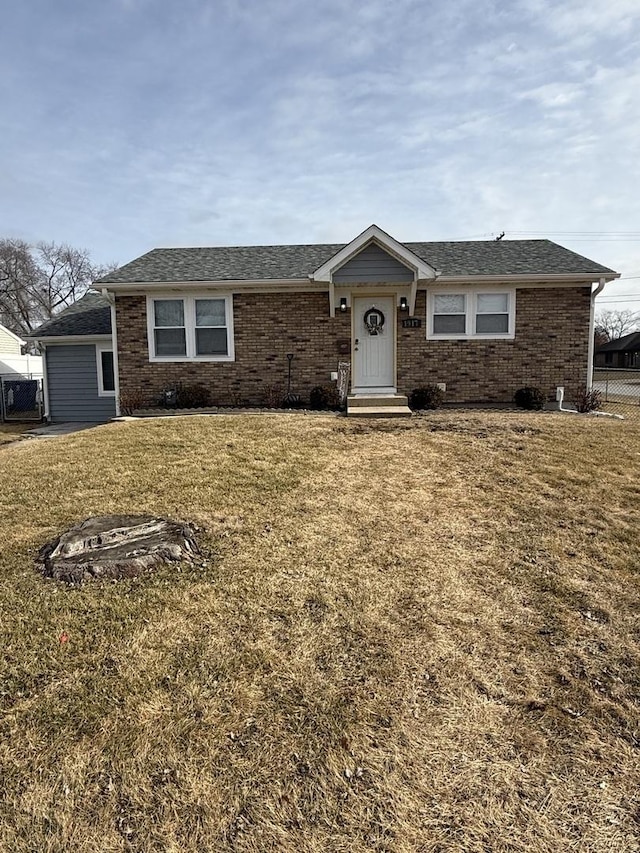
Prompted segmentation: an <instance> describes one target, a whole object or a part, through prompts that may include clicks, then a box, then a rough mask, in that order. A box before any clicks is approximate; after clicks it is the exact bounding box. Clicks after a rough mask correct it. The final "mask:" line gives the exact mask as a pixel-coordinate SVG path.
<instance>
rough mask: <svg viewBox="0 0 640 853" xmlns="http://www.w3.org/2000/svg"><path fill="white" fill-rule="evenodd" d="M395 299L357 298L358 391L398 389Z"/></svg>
mask: <svg viewBox="0 0 640 853" xmlns="http://www.w3.org/2000/svg"><path fill="white" fill-rule="evenodd" d="M395 328H396V317H395V298H394V297H393V296H376V297H368V296H357V297H354V299H353V329H354V341H353V383H352V391H353V392H355V393H356V394H357V393H367V392H369V393H385V392H393V391H395V370H394V356H395Z"/></svg>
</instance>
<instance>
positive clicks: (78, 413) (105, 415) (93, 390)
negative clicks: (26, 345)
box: [46, 344, 116, 423]
mask: <svg viewBox="0 0 640 853" xmlns="http://www.w3.org/2000/svg"><path fill="white" fill-rule="evenodd" d="M46 360H47V387H48V392H49V418H50V419H51V421H52V422H54V423H65V422H67V423H68V422H71V421H87V422H91V423H103V422H104V421H108V420H109V419H110V418H112V417H114V415H115V411H116V404H115V397H99V396H98V374H97V369H96V347H95V344H58V345H56V346H48V347H47V348H46Z"/></svg>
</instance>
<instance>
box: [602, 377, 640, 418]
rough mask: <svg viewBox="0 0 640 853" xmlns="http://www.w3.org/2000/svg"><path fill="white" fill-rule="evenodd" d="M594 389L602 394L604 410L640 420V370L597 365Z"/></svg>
mask: <svg viewBox="0 0 640 853" xmlns="http://www.w3.org/2000/svg"><path fill="white" fill-rule="evenodd" d="M593 390H594V391H597V392H598V393H599V394H600V398H601V401H602V406H601V408H602V410H603V411H606V412H613V413H614V414H617V415H624V416H625V417H626V418H637V419H638V420H640V370H634V369H631V370H630V369H624V368H615V367H596V368H594V371H593Z"/></svg>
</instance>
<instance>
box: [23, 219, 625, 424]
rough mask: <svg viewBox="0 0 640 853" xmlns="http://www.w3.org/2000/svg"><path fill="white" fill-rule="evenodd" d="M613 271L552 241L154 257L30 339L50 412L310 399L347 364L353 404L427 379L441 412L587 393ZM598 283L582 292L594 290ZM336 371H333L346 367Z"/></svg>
mask: <svg viewBox="0 0 640 853" xmlns="http://www.w3.org/2000/svg"><path fill="white" fill-rule="evenodd" d="M617 277H618V273H616V272H614V271H613V270H611V269H608V268H607V267H604V266H601V265H600V264H597V263H595V262H594V261H591V260H589V259H587V258H584V257H582V256H581V255H577V254H575V253H574V252H571V251H569V250H568V249H565V248H563V247H562V246H559V245H557V244H555V243H552V242H550V241H548V240H513V241H511V240H505V241H490V242H488V241H481V242H462V241H461V242H448V243H400V242H399V241H398V240H396V239H395V238H393V237H392V236H390V235H389V234H387V233H385V232H384V231H382V230H381V229H380V228H378V227H377V226H376V225H372V226H370V227H369V228H367V229H366V231H364V232H363V233H362V234H360V235H359V236H357V237H356V238H355V239H354V240H352V241H351V242H350V243H347V244H346V245H292V246H238V247H216V248H193V249H154V250H153V251H151V252H148V253H147V254H146V255H143V256H142V257H140V258H138V259H136V260H134V261H132V262H131V263H128V264H125V265H124V266H122V267H120V268H119V269H117V270H115V271H114V272H112V273H110V274H109V275H107V276H105V277H104V278H102V279H100V280H99V281H97V282H95V284H94V288H95V290H96V291H99V293H97V292H90V293H89V294H87V296H85V297H84V298H83V299H81V300H80V301H79V302H77V303H76V304H75V305H73V306H71V307H70V308H68V309H66V310H65V311H64V312H62V313H61V314H60V315H58V316H57V317H55V318H54V319H52V320H50V321H48V322H47V323H45V324H44V325H43V326H42V327H40V329H39V330H37V332H36V333H35V334H34V338H35V339H36V340H38V341H39V342H40V344H41V345H42V347H43V349H44V353H45V363H46V374H45V376H46V388H45V396H46V400H47V417H48V418H49V419H50V420H51V421H60V420H83V421H92V420H95V421H100V420H106V419H107V418H109V417H111V416H113V415H114V414H117V413H119V410H120V408H119V405H118V401H119V399H121V400H124V399H125V398H128V399H137V400H138V401H139V402H140V404H141V405H143V406H156V405H158V403H159V401H160V400H161V398H162V397H163V395H164V393H165V392H166V391H168V390H171V389H174V388H175V387H176V386H177V385H179V384H183V385H188V384H200V385H205V386H206V387H207V388H208V389H209V391H210V394H211V402H212V404H215V405H260V404H263V403H264V398H265V388H268V387H270V388H273V387H274V386H275V387H277V388H279V389H281V392H282V394H284V393H285V391H286V387H287V370H288V366H289V360H288V358H287V355H288V354H290V355H293V359H292V361H291V374H292V385H291V390H292V392H295V393H296V394H299V395H301V396H302V397H303V398H308V395H309V392H310V390H311V389H312V388H313V387H314V386H317V385H330V384H331V383H332V382H335V379H336V372H337V371H338V365H339V363H342V364H343V365H345V364H348V365H349V387H348V391H349V396H350V400H351V403H353V404H357V403H358V402H359V403H360V404H362V402H363V400H366V398H371V400H372V401H373V402H375V401H376V400H377V402H389V401H391V402H394V403H397V404H398V405H406V400H405V399H404V398H403V397H402V395H406V394H408V393H409V392H410V391H411V390H412V389H414V388H418V387H422V386H425V385H430V384H438V383H440V384H442V386H444V387H445V388H446V392H445V394H446V401H447V402H451V403H510V402H511V401H512V400H513V395H514V392H515V391H516V389H517V388H519V387H522V386H523V385H536V386H539V387H540V388H542V389H543V391H544V393H545V394H546V395H548V398H549V400H552V399H555V394H556V388H557V387H558V386H564V387H565V388H566V389H567V395H569V394H570V393H571V391H572V390H573V389H575V388H576V386H577V385H581V384H590V382H591V364H592V361H593V352H592V347H593V343H592V342H593V314H594V298H595V295H596V293H598V292H599V291H600V290H601V289H602V288H603V287H604V285H605V283H606V282H608V281H611V280H612V279H615V278H617ZM594 284H595V285H596V287H595V288H594V287H593V285H594ZM343 370H344V367H343Z"/></svg>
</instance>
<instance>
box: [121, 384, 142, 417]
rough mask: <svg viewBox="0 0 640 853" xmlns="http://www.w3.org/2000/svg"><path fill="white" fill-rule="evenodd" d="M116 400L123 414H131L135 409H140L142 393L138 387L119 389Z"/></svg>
mask: <svg viewBox="0 0 640 853" xmlns="http://www.w3.org/2000/svg"><path fill="white" fill-rule="evenodd" d="M118 400H119V402H120V411H121V412H122V414H123V415H132V414H133V413H134V412H135V411H136V409H142V408H143V406H144V394H143V393H142V391H141V390H140V389H139V388H131V389H129V390H127V391H121V392H120V396H119V397H118Z"/></svg>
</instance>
